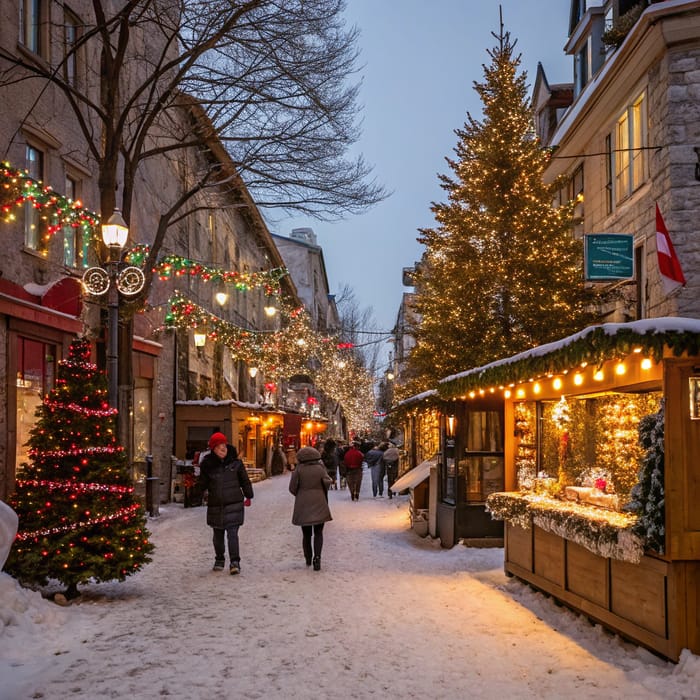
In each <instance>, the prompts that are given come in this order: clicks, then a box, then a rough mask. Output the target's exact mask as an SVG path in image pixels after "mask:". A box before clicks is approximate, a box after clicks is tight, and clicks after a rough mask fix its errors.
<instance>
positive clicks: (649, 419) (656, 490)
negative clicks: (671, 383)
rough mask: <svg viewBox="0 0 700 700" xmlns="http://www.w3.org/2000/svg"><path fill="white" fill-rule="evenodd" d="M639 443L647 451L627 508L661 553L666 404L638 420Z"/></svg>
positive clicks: (639, 529)
mask: <svg viewBox="0 0 700 700" xmlns="http://www.w3.org/2000/svg"><path fill="white" fill-rule="evenodd" d="M639 443H640V445H641V446H642V449H643V450H645V454H644V456H643V458H642V466H641V469H640V470H639V481H638V482H637V484H636V485H635V486H634V487H633V488H632V492H631V501H630V502H629V503H628V504H627V506H626V507H625V510H627V511H630V512H632V513H636V514H637V516H638V520H637V523H636V524H635V526H634V528H633V529H634V532H635V534H637V535H638V536H639V537H641V538H643V539H644V541H645V544H646V546H647V547H648V548H649V549H653V550H654V551H656V552H658V553H659V554H663V553H664V545H665V535H666V527H665V517H666V516H665V498H664V404H663V402H662V404H661V408H660V409H659V411H658V413H652V414H651V415H647V416H644V418H642V419H641V420H640V421H639Z"/></svg>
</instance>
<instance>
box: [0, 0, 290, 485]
mask: <svg viewBox="0 0 700 700" xmlns="http://www.w3.org/2000/svg"><path fill="white" fill-rule="evenodd" d="M91 7H92V4H91V3H89V2H86V1H83V0H78V1H77V2H75V3H72V4H71V9H69V8H68V7H67V6H65V5H63V4H61V3H56V2H51V1H49V0H39V1H38V2H32V3H26V2H19V1H15V2H6V3H2V5H1V6H0V49H1V50H2V53H3V54H4V55H5V56H6V57H7V56H15V57H21V58H24V59H27V61H28V62H29V64H32V62H34V63H36V64H37V65H40V66H42V67H46V66H61V70H63V71H65V77H66V80H71V81H75V83H74V84H75V86H76V87H77V88H78V89H85V90H86V92H87V91H90V90H95V89H96V87H95V84H94V83H91V82H90V81H89V80H88V79H87V75H88V73H87V70H88V67H89V66H92V67H94V66H96V65H99V56H97V55H89V53H88V50H87V49H85V50H84V51H81V52H80V53H79V54H76V57H75V61H73V60H72V59H71V60H69V61H67V60H66V59H65V56H66V53H67V46H68V45H69V44H70V42H71V41H72V37H74V36H75V32H80V31H82V28H83V27H84V26H86V24H88V25H89V21H90V20H89V17H90V13H91ZM141 48H143V47H141ZM9 65H10V62H8V61H7V60H6V58H0V70H3V71H6V69H7V68H8V67H9ZM139 65H142V64H139V63H138V62H137V61H134V62H133V66H134V68H135V69H136V71H135V72H132V73H131V76H130V77H131V78H132V79H133V80H138V78H139V76H138V66H139ZM143 70H145V68H143ZM3 75H4V78H3V80H2V82H0V96H1V97H2V100H1V102H0V151H1V152H2V154H3V158H4V159H5V160H6V161H7V163H8V165H7V166H3V168H6V167H7V168H9V167H11V168H12V169H13V170H14V169H19V170H23V169H26V170H27V171H28V173H29V175H31V177H32V178H33V180H32V182H41V183H42V184H43V186H47V187H51V188H52V190H53V191H54V192H55V193H57V194H59V195H61V196H65V197H68V198H69V199H70V200H72V201H73V202H76V201H77V200H80V202H81V205H82V208H85V209H86V210H87V211H92V212H99V210H100V189H99V187H98V183H97V178H96V173H97V167H96V162H95V159H94V155H93V154H92V153H91V151H90V149H89V147H88V144H87V143H86V141H85V139H84V137H83V133H82V131H81V129H80V128H79V125H78V122H77V120H76V118H75V117H74V115H73V113H72V111H71V109H70V107H69V106H68V105H67V103H66V100H65V98H64V97H63V94H62V93H61V92H60V91H59V90H57V89H56V88H55V87H53V86H52V85H51V84H48V83H46V81H40V80H27V79H26V77H27V76H26V74H24V75H23V76H22V77H23V78H25V79H22V80H18V79H17V77H19V76H20V74H19V73H11V72H9V71H6V72H5V73H4V74H3ZM8 76H9V77H8ZM92 96H93V97H94V95H92ZM178 118H179V119H181V123H180V124H179V127H180V128H181V129H182V130H183V133H186V131H187V129H188V128H191V125H192V124H193V123H196V122H197V121H198V120H202V121H205V120H206V118H205V116H204V115H202V114H198V113H197V111H196V109H195V107H194V106H193V105H189V107H188V106H187V103H186V101H184V100H183V108H182V113H181V115H180V117H178ZM88 128H91V129H92V130H93V132H94V133H99V129H100V128H101V127H100V125H99V124H88ZM202 159H206V160H207V162H206V163H205V162H203V160H202ZM212 165H214V166H215V167H216V168H217V169H218V170H220V171H221V172H224V173H226V174H227V175H228V185H227V187H226V188H225V189H222V190H221V191H220V192H213V193H212V192H211V191H209V192H206V193H205V192H202V193H201V194H200V195H198V197H195V199H193V200H192V204H191V209H192V210H193V211H194V212H195V213H193V214H192V215H190V216H187V217H184V218H182V219H181V220H179V221H177V223H175V224H174V225H172V226H171V227H170V228H169V229H168V231H167V237H166V239H165V242H164V244H163V247H162V254H163V255H166V254H172V255H178V256H180V257H181V258H185V259H190V260H196V261H199V262H201V263H203V264H205V265H207V266H210V267H212V268H219V269H224V270H237V271H241V272H253V271H260V270H267V269H270V268H274V267H280V266H283V265H284V262H283V260H282V258H281V256H280V255H279V252H278V251H277V249H276V248H275V245H274V243H273V241H272V238H271V235H270V233H269V231H268V230H267V228H266V226H265V223H264V221H263V219H262V216H261V215H260V213H259V211H258V210H257V207H256V205H255V203H254V202H253V200H252V199H251V197H250V196H249V194H248V192H247V190H246V188H245V186H244V185H243V183H242V181H241V180H240V178H238V177H237V176H236V173H235V170H234V168H233V165H232V163H231V162H230V160H229V158H228V156H227V154H226V152H225V149H224V148H223V147H222V145H221V143H219V142H218V140H217V138H216V136H215V134H212V135H211V137H210V139H209V143H208V148H206V149H198V150H195V149H190V150H185V149H183V151H182V152H181V153H180V155H179V157H178V158H172V157H170V158H169V157H167V155H164V156H162V157H160V158H155V159H152V160H151V161H149V162H146V163H144V164H143V166H142V167H140V168H139V171H138V175H137V180H136V183H135V195H134V204H133V208H132V211H131V215H130V220H129V241H128V243H127V245H128V246H133V245H135V244H146V245H149V244H152V243H153V241H154V236H155V232H156V231H157V227H158V223H159V219H160V216H161V213H162V212H163V211H164V210H167V208H169V207H170V206H171V205H172V202H174V201H176V200H177V197H178V195H179V194H180V193H181V192H182V190H183V188H184V187H185V186H187V185H188V184H189V180H190V179H191V178H192V177H193V173H196V172H197V170H198V169H199V168H201V167H203V166H205V167H211V166H212ZM117 184H118V186H119V187H122V186H123V183H117ZM2 194H3V193H1V192H0V198H2ZM0 204H2V206H3V209H2V217H1V220H0V229H1V230H2V233H3V240H4V242H5V246H4V254H3V255H2V257H1V258H0V402H1V405H2V409H1V410H0V498H5V497H6V496H7V494H8V493H10V492H11V491H12V489H13V484H14V479H15V475H16V470H17V467H18V466H19V464H21V462H22V461H23V459H26V447H24V444H25V442H26V439H27V437H28V435H29V430H30V429H31V427H32V425H33V422H34V409H35V407H36V406H37V405H38V404H39V403H40V401H41V397H42V396H43V395H44V393H46V392H47V391H48V390H49V389H50V388H51V387H52V383H53V381H54V379H55V375H56V367H57V364H56V363H57V362H58V361H60V360H61V359H62V358H63V357H64V356H65V355H66V354H67V350H68V347H69V345H70V342H71V340H72V339H73V338H74V337H76V336H79V335H84V334H87V335H88V336H90V337H91V338H92V340H93V341H94V359H95V361H96V362H97V364H98V365H99V366H102V367H105V365H106V339H105V326H106V310H105V305H104V300H100V299H96V298H94V297H90V296H88V295H86V294H85V293H84V291H83V288H82V286H81V278H82V275H83V272H84V271H85V269H86V268H87V267H89V266H93V265H100V264H104V263H105V261H106V257H105V251H104V249H103V247H101V246H102V244H101V243H100V241H99V235H100V232H99V226H96V227H95V229H94V230H93V231H92V232H91V233H87V232H86V233H85V234H84V235H83V229H81V228H79V227H78V228H73V227H70V226H67V227H64V228H63V229H60V230H58V231H55V232H54V233H53V235H51V236H50V237H47V236H46V233H47V220H46V211H43V210H40V209H35V208H33V207H32V205H31V203H27V204H23V205H21V206H15V203H14V202H12V201H6V200H2V201H0ZM283 284H284V293H285V294H287V295H290V296H291V298H292V299H298V298H297V297H296V290H295V288H294V285H293V283H292V282H291V280H290V279H288V278H287V279H285V280H284V282H283ZM175 290H178V291H180V292H181V293H183V294H184V295H186V296H188V297H189V298H191V299H192V300H193V301H195V302H197V303H199V304H200V305H202V306H203V307H205V308H207V309H210V310H211V312H212V313H214V314H216V315H218V316H220V317H222V318H224V319H225V320H229V321H231V322H232V323H236V324H237V325H240V326H242V327H244V328H248V329H263V330H264V329H266V328H267V326H266V325H265V324H266V323H267V321H266V319H265V315H264V313H263V310H262V309H263V306H264V302H265V299H264V293H263V292H262V291H261V290H259V289H256V290H250V291H249V292H247V293H244V292H237V291H235V290H228V291H229V297H228V300H227V301H226V302H225V303H224V305H223V306H222V305H220V304H219V303H218V302H216V301H214V298H215V294H216V293H217V292H219V291H222V290H220V289H215V288H213V287H212V285H211V284H209V283H207V282H205V281H204V280H203V279H201V278H197V277H181V278H173V279H171V280H169V281H160V280H158V279H155V280H154V281H153V284H152V287H151V291H150V295H149V298H148V303H147V306H146V311H145V312H144V313H139V314H136V315H135V316H134V320H133V339H132V342H131V346H132V347H131V353H129V354H127V356H126V357H123V356H121V357H120V358H119V361H120V363H126V364H128V366H129V370H130V371H129V372H128V373H127V374H128V375H131V377H130V381H129V385H128V386H127V387H126V388H125V389H126V391H125V392H124V396H125V397H126V398H124V397H123V396H122V389H123V387H120V408H123V409H124V410H122V411H121V415H122V416H124V420H128V422H129V431H128V432H129V436H130V444H129V445H126V446H125V447H126V449H127V451H128V454H129V455H130V457H131V461H132V464H133V474H134V477H136V478H137V479H140V478H141V477H143V476H145V475H146V473H147V469H148V473H149V475H150V474H152V475H153V476H155V477H160V479H161V481H162V482H164V485H165V486H166V490H165V491H164V492H163V495H164V496H167V493H168V489H167V486H168V482H169V481H170V479H171V477H172V469H173V459H172V458H173V456H175V457H180V458H182V457H184V455H175V454H174V452H175V435H174V430H175V428H174V426H175V405H176V402H177V401H178V400H180V401H185V400H194V399H202V398H205V397H210V398H212V399H215V400H226V399H235V400H240V401H243V402H254V401H256V400H257V397H258V395H259V387H258V386H257V385H256V381H255V380H254V379H253V378H251V377H250V375H249V373H248V371H247V367H246V366H245V363H244V362H241V361H237V360H235V359H234V358H233V357H232V355H231V353H230V351H228V349H227V348H226V347H224V346H223V345H222V344H220V343H218V344H217V343H211V342H210V343H208V345H205V346H204V347H195V344H194V338H193V333H192V332H191V331H178V332H174V331H163V329H162V326H163V321H164V318H165V314H166V313H167V310H168V300H169V299H170V298H171V296H172V294H173V292H174V291H175ZM120 325H122V324H120ZM120 376H121V371H120ZM147 455H150V456H151V457H152V467H148V468H147V463H148V461H150V460H148V461H147V459H146V458H147Z"/></svg>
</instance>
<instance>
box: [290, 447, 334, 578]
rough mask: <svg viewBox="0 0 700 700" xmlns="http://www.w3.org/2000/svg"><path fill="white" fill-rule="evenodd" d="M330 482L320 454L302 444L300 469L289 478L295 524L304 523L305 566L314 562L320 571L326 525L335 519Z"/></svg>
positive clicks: (299, 458)
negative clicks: (332, 510)
mask: <svg viewBox="0 0 700 700" xmlns="http://www.w3.org/2000/svg"><path fill="white" fill-rule="evenodd" d="M330 485H331V478H330V476H328V472H327V471H326V467H325V466H324V464H323V461H322V460H321V453H320V452H319V451H318V450H316V449H314V448H313V447H302V448H301V449H300V450H299V452H297V468H296V469H295V470H294V471H293V472H292V476H291V477H290V479H289V492H290V493H291V494H292V495H293V496H294V511H293V513H292V525H299V526H301V532H302V548H303V550H304V559H305V560H306V566H311V564H313V566H314V571H320V570H321V550H322V549H323V526H324V525H325V523H327V522H328V521H329V520H333V517H332V516H331V509H330V507H329V506H328V488H329V487H330ZM312 534H313V547H312V543H311V535H312Z"/></svg>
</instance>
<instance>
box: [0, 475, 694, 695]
mask: <svg viewBox="0 0 700 700" xmlns="http://www.w3.org/2000/svg"><path fill="white" fill-rule="evenodd" d="M288 478H289V477H288V475H283V476H278V477H273V478H272V479H268V480H267V481H265V482H262V483H258V484H255V499H254V500H253V505H252V506H251V507H250V508H248V509H247V510H246V524H245V525H244V527H243V528H241V554H242V559H241V565H242V573H241V575H240V576H229V575H228V573H227V572H224V573H215V572H213V571H211V566H212V563H213V549H212V545H211V530H210V529H209V528H208V527H207V526H206V524H205V510H204V508H201V507H200V508H190V509H184V508H183V507H182V506H181V505H177V504H169V505H167V506H161V515H160V517H158V518H155V519H151V520H149V528H150V530H151V533H152V540H153V542H154V543H155V545H156V551H155V554H154V558H153V562H152V563H151V564H149V565H148V566H146V567H145V569H144V570H143V571H142V572H140V573H139V574H136V575H135V576H133V577H131V578H129V579H127V580H126V581H125V582H124V583H111V584H100V585H94V586H86V587H84V588H82V589H81V590H82V593H83V596H82V599H81V600H80V602H79V603H77V604H74V605H73V606H71V607H70V608H61V607H58V606H56V605H55V604H53V603H51V602H49V601H46V600H44V599H42V598H41V597H40V596H39V594H38V593H35V592H30V591H27V590H25V589H20V588H19V587H18V586H17V584H16V582H15V581H14V579H12V578H10V577H9V576H8V575H7V574H4V573H2V574H0V678H2V682H1V683H0V699H1V700H24V699H29V698H47V699H48V698H50V699H51V700H60V699H62V698H72V699H75V700H78V699H81V698H84V699H86V700H88V699H89V700H94V698H154V697H171V698H182V699H183V700H184V699H188V700H191V699H198V698H202V699H206V700H210V699H216V698H232V697H236V698H239V697H246V698H305V699H309V698H381V697H396V698H404V697H415V698H421V697H423V698H463V697H472V698H506V697H507V698H535V697H537V698H565V697H579V698H698V697H700V657H697V656H695V655H692V654H689V653H688V652H687V651H685V652H683V657H682V659H681V663H679V664H678V665H675V664H671V663H666V662H664V661H663V660H661V659H659V658H657V657H656V656H654V655H653V654H651V653H649V652H647V651H644V650H642V649H640V648H638V647H636V646H634V645H631V644H627V643H625V642H623V641H621V640H620V639H619V638H618V637H616V636H613V635H610V634H609V633H607V632H604V631H603V630H602V629H601V628H600V627H598V626H593V625H591V624H590V623H589V622H588V621H587V620H585V619H583V618H581V617H578V616H576V615H574V614H572V613H571V612H569V611H568V610H566V609H565V608H561V607H557V606H556V605H555V604H554V603H553V602H552V601H551V600H549V599H547V598H546V597H544V596H542V595H540V594H538V593H536V592H534V591H533V590H532V589H530V588H529V587H527V586H525V585H524V584H522V583H519V582H518V581H516V580H513V579H508V578H506V577H505V576H504V574H503V571H502V559H503V552H502V550H501V549H471V548H466V547H464V546H461V545H460V546H456V547H455V548H453V549H451V550H444V549H442V548H441V547H440V545H439V542H438V541H432V540H431V539H430V538H426V539H420V538H419V537H417V536H416V535H415V534H414V533H413V532H412V531H411V530H410V529H409V523H408V498H407V497H406V496H401V497H399V498H396V499H394V500H392V501H390V500H388V499H386V498H384V499H372V497H371V487H370V483H369V481H370V480H369V474H368V473H365V477H364V480H363V487H362V496H361V498H360V500H359V501H358V502H351V501H350V497H349V494H348V492H347V491H343V490H341V491H331V492H330V500H331V509H332V512H333V517H334V520H333V522H331V523H328V525H327V526H326V530H325V545H324V551H323V558H322V570H321V571H320V572H314V571H313V570H312V569H311V568H307V567H306V566H305V564H304V559H303V556H302V551H301V530H300V528H297V527H294V526H292V525H291V512H292V503H293V498H292V496H291V495H290V494H289V493H288V491H287V484H288Z"/></svg>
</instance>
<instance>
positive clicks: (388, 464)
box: [382, 442, 399, 498]
mask: <svg viewBox="0 0 700 700" xmlns="http://www.w3.org/2000/svg"><path fill="white" fill-rule="evenodd" d="M382 463H383V464H384V468H385V469H386V484H387V495H388V496H389V498H393V493H392V492H391V487H392V486H393V485H394V482H395V481H396V479H397V477H398V475H399V450H398V448H397V447H396V445H394V444H393V443H391V442H390V443H388V445H387V448H386V449H385V450H384V453H383V454H382Z"/></svg>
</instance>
